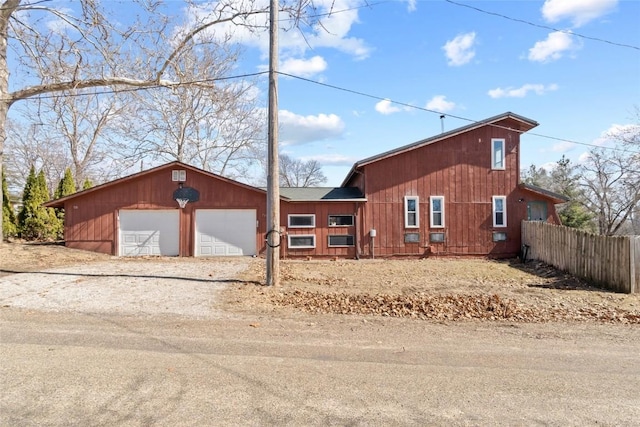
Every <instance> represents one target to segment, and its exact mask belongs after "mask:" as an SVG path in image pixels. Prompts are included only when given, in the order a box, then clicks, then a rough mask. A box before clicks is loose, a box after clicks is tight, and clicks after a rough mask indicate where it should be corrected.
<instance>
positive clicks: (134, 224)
mask: <svg viewBox="0 0 640 427" xmlns="http://www.w3.org/2000/svg"><path fill="white" fill-rule="evenodd" d="M179 214H180V212H179V211H178V210H177V209H171V210H121V211H120V236H119V237H120V251H119V252H118V253H119V255H121V256H143V255H163V256H177V255H178V254H179V243H180V216H179Z"/></svg>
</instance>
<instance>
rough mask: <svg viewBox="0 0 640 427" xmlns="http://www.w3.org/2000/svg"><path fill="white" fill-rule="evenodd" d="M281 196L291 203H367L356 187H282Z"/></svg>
mask: <svg viewBox="0 0 640 427" xmlns="http://www.w3.org/2000/svg"><path fill="white" fill-rule="evenodd" d="M280 196H281V197H283V198H285V199H288V201H291V202H322V201H332V202H345V201H349V202H365V201H366V200H367V198H366V197H365V196H364V195H363V194H362V192H361V191H360V189H358V188H355V187H338V188H334V187H280Z"/></svg>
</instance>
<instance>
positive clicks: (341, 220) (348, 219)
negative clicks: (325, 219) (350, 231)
mask: <svg viewBox="0 0 640 427" xmlns="http://www.w3.org/2000/svg"><path fill="white" fill-rule="evenodd" d="M352 225H353V215H329V227H349V226H352Z"/></svg>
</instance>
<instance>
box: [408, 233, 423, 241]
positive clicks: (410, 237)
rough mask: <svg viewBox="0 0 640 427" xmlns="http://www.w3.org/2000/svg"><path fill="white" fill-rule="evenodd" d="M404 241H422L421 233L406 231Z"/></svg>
mask: <svg viewBox="0 0 640 427" xmlns="http://www.w3.org/2000/svg"><path fill="white" fill-rule="evenodd" d="M404 242H405V243H420V233H405V234H404Z"/></svg>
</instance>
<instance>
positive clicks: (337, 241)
mask: <svg viewBox="0 0 640 427" xmlns="http://www.w3.org/2000/svg"><path fill="white" fill-rule="evenodd" d="M353 245H354V243H353V236H351V235H349V234H338V235H330V236H329V247H330V248H331V247H336V246H353Z"/></svg>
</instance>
